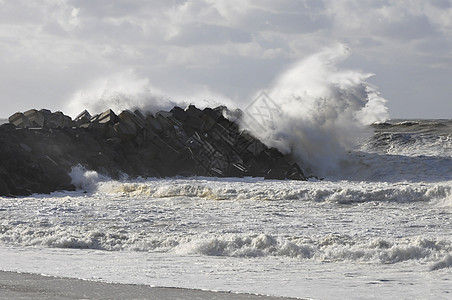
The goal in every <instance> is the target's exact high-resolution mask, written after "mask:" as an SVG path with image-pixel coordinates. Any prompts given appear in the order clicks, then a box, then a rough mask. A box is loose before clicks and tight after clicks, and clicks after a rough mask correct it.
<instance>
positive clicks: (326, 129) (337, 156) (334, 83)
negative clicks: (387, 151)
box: [244, 45, 388, 177]
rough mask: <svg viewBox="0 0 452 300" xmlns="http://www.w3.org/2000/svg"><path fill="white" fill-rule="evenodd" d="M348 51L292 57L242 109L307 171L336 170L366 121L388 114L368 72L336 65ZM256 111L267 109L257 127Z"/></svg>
mask: <svg viewBox="0 0 452 300" xmlns="http://www.w3.org/2000/svg"><path fill="white" fill-rule="evenodd" d="M349 54H350V51H349V49H348V48H347V47H345V46H344V45H339V46H337V47H335V48H331V49H327V50H325V51H323V52H320V53H317V54H315V55H312V56H310V57H308V58H306V59H304V60H301V61H299V62H297V63H296V64H295V65H293V66H292V67H291V68H290V69H288V70H287V71H286V72H285V73H283V74H282V75H281V76H280V77H279V78H277V80H276V81H275V83H274V85H273V86H272V87H271V88H270V89H269V90H268V91H267V93H266V94H265V95H264V96H265V97H262V94H261V95H260V96H259V97H261V98H260V99H259V97H258V99H256V101H255V102H254V103H252V104H251V105H250V106H249V107H248V108H247V109H246V110H245V114H244V116H245V117H244V127H246V128H247V129H249V130H251V131H252V132H253V133H254V134H255V135H256V136H257V137H258V138H260V139H262V141H263V142H264V143H265V144H266V145H268V146H272V147H276V148H278V149H279V150H280V151H282V152H283V153H292V155H294V157H295V158H296V159H297V160H298V161H299V162H300V165H302V167H303V170H304V172H305V173H306V174H307V175H316V176H321V177H328V176H332V175H334V174H336V173H337V172H338V171H339V163H340V161H341V159H343V157H344V154H345V153H346V151H347V150H350V149H353V148H354V147H355V146H356V145H357V144H359V142H360V141H362V140H363V139H364V138H366V137H369V135H370V134H372V132H371V129H370V128H369V127H368V126H367V125H369V124H371V123H373V122H381V121H384V120H386V119H387V118H388V112H387V107H386V106H385V103H386V100H385V99H384V98H382V97H381V96H380V95H379V93H378V91H377V90H376V89H375V88H374V87H373V86H371V85H370V84H369V83H367V82H366V80H367V79H368V78H369V77H371V76H372V75H373V74H368V73H362V72H359V71H355V70H344V69H341V68H339V67H338V63H340V62H341V61H343V60H344V59H345V58H347V57H348V56H349ZM259 101H261V102H262V101H263V102H265V105H264V106H265V108H264V109H263V108H262V107H261V109H260V110H259V105H260V104H259V103H258V102H259ZM261 104H262V103H261ZM256 108H257V110H256ZM265 109H266V111H264V110H265ZM256 113H257V114H260V116H262V115H263V114H267V119H266V121H264V122H258V123H259V126H258V127H256V126H254V125H256V119H257V118H256ZM260 120H264V119H263V118H260Z"/></svg>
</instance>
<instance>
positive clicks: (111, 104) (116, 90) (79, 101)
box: [65, 70, 236, 117]
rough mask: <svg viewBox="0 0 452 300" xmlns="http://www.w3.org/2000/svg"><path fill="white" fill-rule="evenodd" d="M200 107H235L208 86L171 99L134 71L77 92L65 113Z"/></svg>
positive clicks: (115, 74)
mask: <svg viewBox="0 0 452 300" xmlns="http://www.w3.org/2000/svg"><path fill="white" fill-rule="evenodd" d="M189 104H194V105H196V106H197V107H198V108H201V109H202V108H205V107H217V106H220V105H226V106H228V107H230V108H235V107H236V104H235V103H234V102H233V101H232V100H230V99H229V98H227V97H225V96H223V95H221V94H218V93H215V92H212V91H211V90H210V89H209V88H208V87H206V86H194V87H192V89H191V90H189V91H183V95H179V94H178V93H177V92H173V93H172V94H171V96H169V95H168V94H166V93H165V92H163V91H161V90H160V89H158V88H156V87H155V86H153V85H152V84H151V82H150V80H149V78H147V77H143V76H140V75H138V74H137V72H135V71H134V70H128V71H125V72H118V73H114V74H111V75H108V76H104V77H101V78H98V79H97V80H94V81H93V82H91V83H90V85H88V86H85V87H84V88H82V89H79V90H78V91H76V92H75V93H74V94H73V95H72V97H71V98H70V100H69V102H68V105H67V109H65V112H67V113H69V115H71V116H73V117H75V116H77V115H78V114H79V113H80V112H82V111H83V110H85V109H86V110H88V111H89V112H90V113H91V114H98V113H101V112H103V111H105V110H107V109H112V110H113V111H115V112H117V113H119V112H121V111H123V110H126V109H129V110H135V109H141V110H142V111H147V112H151V113H156V112H158V111H160V110H165V111H169V110H171V109H172V108H173V107H175V106H179V107H187V106H188V105H189Z"/></svg>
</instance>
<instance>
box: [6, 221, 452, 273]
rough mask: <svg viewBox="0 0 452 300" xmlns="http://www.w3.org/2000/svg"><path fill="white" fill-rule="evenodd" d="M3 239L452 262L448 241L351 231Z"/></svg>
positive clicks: (63, 232) (22, 233)
mask: <svg viewBox="0 0 452 300" xmlns="http://www.w3.org/2000/svg"><path fill="white" fill-rule="evenodd" d="M0 241H1V242H2V243H5V244H10V245H15V246H17V245H20V246H45V247H53V248H75V249H98V250H107V251H124V250H127V251H150V252H154V251H157V252H175V253H177V254H180V255H193V254H196V255H207V256H228V257H269V256H273V257H290V258H297V259H310V260H318V261H358V262H373V263H382V264H393V263H399V262H403V261H408V260H422V261H430V262H432V266H431V268H430V269H431V270H439V269H441V268H446V267H449V266H451V265H452V260H451V258H450V255H449V253H451V252H452V245H451V244H450V243H449V242H448V241H445V240H435V239H425V238H423V237H410V238H403V239H394V238H387V239H383V238H371V239H364V240H361V239H357V238H354V237H351V236H348V235H339V234H329V235H324V236H286V235H282V236H275V235H269V234H251V235H240V234H225V235H218V236H211V235H206V236H190V235H188V234H186V235H183V236H171V237H169V236H165V235H148V234H145V233H144V232H142V233H139V232H138V233H129V232H127V231H123V232H118V231H116V230H114V229H107V228H105V229H104V230H102V231H100V230H93V231H89V230H87V229H84V230H83V229H78V228H71V227H67V226H56V227H50V226H49V227H40V228H39V230H33V229H32V228H29V227H28V226H26V225H24V224H2V225H1V235H0Z"/></svg>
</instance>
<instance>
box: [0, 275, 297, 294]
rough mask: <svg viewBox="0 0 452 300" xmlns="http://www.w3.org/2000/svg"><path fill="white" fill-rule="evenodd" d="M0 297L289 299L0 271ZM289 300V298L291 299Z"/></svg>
mask: <svg viewBox="0 0 452 300" xmlns="http://www.w3.org/2000/svg"><path fill="white" fill-rule="evenodd" d="M0 298H1V299H4V300H6V299H14V300H17V299H199V300H208V299H209V300H210V299H214V300H223V299H224V300H226V299H228V300H231V299H238V300H255V299H262V300H277V299H279V300H282V299H291V298H281V297H271V296H260V295H250V294H235V293H227V292H210V291H202V290H190V289H179V288H163V287H150V286H145V285H132V284H114V283H104V282H94V281H86V280H80V279H71V278H59V277H52V276H43V275H37V274H29V273H15V272H4V271H0ZM292 299H293V298H292Z"/></svg>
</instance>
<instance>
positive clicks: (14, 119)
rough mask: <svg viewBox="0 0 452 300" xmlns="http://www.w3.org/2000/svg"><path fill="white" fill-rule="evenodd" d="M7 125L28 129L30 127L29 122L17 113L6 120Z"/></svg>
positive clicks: (21, 114)
mask: <svg viewBox="0 0 452 300" xmlns="http://www.w3.org/2000/svg"><path fill="white" fill-rule="evenodd" d="M8 121H9V123H11V124H14V125H15V126H17V127H21V128H28V127H31V126H32V124H31V122H30V121H29V120H28V119H27V117H25V116H24V114H23V113H21V112H17V113H15V114H14V115H12V116H10V117H9V118H8Z"/></svg>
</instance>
